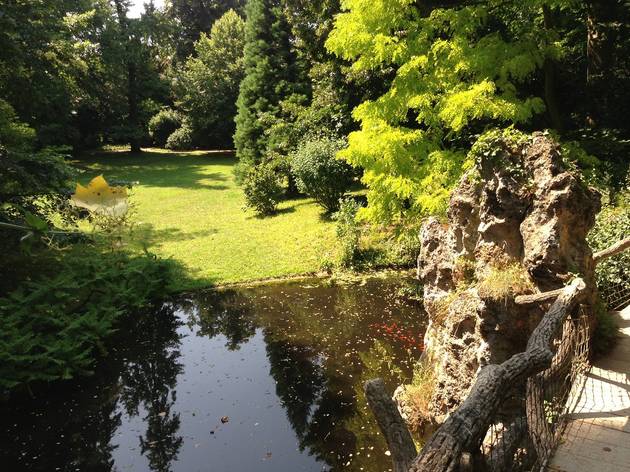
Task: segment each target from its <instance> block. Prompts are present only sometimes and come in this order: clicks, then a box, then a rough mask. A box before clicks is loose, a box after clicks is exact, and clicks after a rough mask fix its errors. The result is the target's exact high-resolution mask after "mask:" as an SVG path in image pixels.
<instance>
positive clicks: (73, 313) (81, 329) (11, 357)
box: [0, 220, 170, 390]
mask: <svg viewBox="0 0 630 472" xmlns="http://www.w3.org/2000/svg"><path fill="white" fill-rule="evenodd" d="M33 222H34V223H35V224H38V225H40V224H41V223H39V222H37V221H36V220H34V221H33ZM169 280H170V272H169V266H168V265H167V264H166V263H165V262H161V261H158V260H156V259H155V258H154V257H152V256H150V255H148V256H142V257H135V258H131V257H129V256H126V255H124V254H114V255H105V256H101V255H88V254H84V255H83V256H82V257H80V258H75V257H72V258H70V259H69V260H65V261H64V262H63V264H62V266H61V267H59V268H58V273H57V275H55V276H53V277H41V276H40V277H36V279H35V280H34V281H32V282H27V283H25V284H23V285H22V286H21V288H19V289H18V290H16V291H14V292H12V293H10V294H8V295H7V296H6V297H5V298H1V299H0V323H2V331H1V332H0V390H10V389H13V388H16V387H18V386H23V385H28V384H31V383H34V382H41V381H45V382H47V381H52V380H56V379H70V378H73V377H75V376H77V375H86V374H89V373H90V372H91V370H92V368H93V367H94V363H95V360H96V356H97V355H98V354H99V352H100V353H101V355H102V354H104V352H103V351H104V342H105V341H106V340H107V338H108V337H109V336H110V335H111V334H112V333H113V332H114V331H115V329H116V326H117V325H118V323H119V322H120V321H121V319H122V317H123V316H124V315H125V314H129V313H130V312H133V311H135V310H138V309H140V308H142V307H143V306H145V305H146V304H147V303H149V302H150V301H151V300H152V299H154V298H156V297H159V296H162V295H163V293H164V292H165V291H166V290H167V286H168V283H169Z"/></svg>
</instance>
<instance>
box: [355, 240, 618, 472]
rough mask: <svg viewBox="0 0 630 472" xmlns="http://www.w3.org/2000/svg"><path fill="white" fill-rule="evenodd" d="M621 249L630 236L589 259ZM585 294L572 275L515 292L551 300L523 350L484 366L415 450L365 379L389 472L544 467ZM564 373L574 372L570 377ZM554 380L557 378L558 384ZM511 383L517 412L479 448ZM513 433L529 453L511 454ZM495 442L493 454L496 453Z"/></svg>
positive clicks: (380, 391)
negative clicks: (548, 286)
mask: <svg viewBox="0 0 630 472" xmlns="http://www.w3.org/2000/svg"><path fill="white" fill-rule="evenodd" d="M628 248H630V238H626V239H624V240H623V241H620V242H619V243H617V244H615V245H613V246H611V247H610V248H608V249H605V250H603V251H600V252H598V253H596V254H594V256H593V260H594V263H595V264H597V263H598V262H599V261H601V260H603V259H604V258H607V257H611V256H613V255H615V254H619V253H620V252H622V251H624V250H625V249H628ZM586 292H587V287H586V284H585V282H584V281H583V280H582V279H580V278H576V279H574V280H573V281H572V282H571V283H570V284H569V285H567V286H566V287H564V288H562V289H559V290H553V291H550V292H546V293H542V294H536V295H533V296H527V297H520V299H518V298H517V303H520V304H527V303H540V302H543V301H544V302H549V301H551V300H554V301H553V304H552V305H551V307H550V308H549V310H548V311H547V313H546V314H545V316H544V317H543V318H542V319H541V321H540V323H539V324H538V326H537V327H536V328H535V329H534V331H533V332H532V334H531V336H530V339H529V341H528V343H527V348H526V350H525V351H524V352H520V353H518V354H515V355H513V356H512V357H510V358H509V359H507V360H506V361H505V362H503V363H502V364H491V365H487V366H485V367H483V368H482V369H481V370H480V372H479V373H478V375H477V379H476V381H475V383H474V384H473V387H472V388H471V390H470V393H469V394H468V397H467V398H466V400H465V401H464V402H463V403H462V404H461V405H460V406H459V407H458V408H457V409H456V410H455V411H453V412H452V413H451V414H450V415H449V416H448V418H447V419H446V421H444V423H442V425H441V426H440V427H439V428H438V429H437V430H436V431H435V433H434V434H433V435H432V436H431V437H430V439H429V440H428V441H427V442H426V444H425V445H424V447H423V448H422V450H421V451H420V453H419V454H416V448H415V445H414V443H413V440H412V437H411V435H410V433H409V431H408V429H407V427H406V425H405V422H404V420H403V418H402V417H401V415H400V413H399V411H398V409H397V406H396V404H395V403H394V401H393V400H392V399H391V397H390V395H388V394H387V392H386V391H385V387H384V384H383V382H382V381H381V380H379V379H375V380H370V381H368V382H366V385H365V394H366V397H367V399H368V403H369V405H370V408H371V409H372V412H373V413H374V415H375V417H376V420H377V422H378V424H379V427H380V429H381V431H382V433H383V435H384V436H385V439H386V440H387V444H388V446H389V449H390V452H391V456H392V460H393V463H394V464H393V465H394V472H455V471H472V470H474V471H480V470H496V471H499V470H510V471H512V470H528V469H527V468H526V467H527V466H528V467H530V468H531V466H532V465H533V464H535V463H537V464H539V465H540V464H543V465H544V463H545V462H546V460H547V459H548V458H549V456H550V454H551V452H552V449H553V447H555V441H556V440H557V437H556V436H557V435H556V432H557V430H558V428H557V427H556V426H557V425H556V424H554V423H557V422H558V421H559V420H560V417H561V416H562V412H563V409H564V407H565V403H566V402H567V396H568V392H569V390H570V389H571V387H572V383H573V382H574V381H575V378H577V377H576V374H575V372H577V371H576V370H575V369H573V370H572V371H571V369H572V366H573V367H575V366H576V365H578V362H577V361H578V360H580V361H581V360H585V359H586V358H587V357H588V352H585V349H586V350H587V349H588V344H589V343H588V334H586V335H585V334H584V333H585V332H586V331H585V330H586V329H588V323H584V327H585V328H584V329H581V330H580V329H572V328H571V326H573V325H572V324H571V323H572V321H571V320H574V321H575V320H577V319H578V318H579V317H578V316H577V315H578V313H579V308H578V307H579V305H580V302H581V299H582V297H583V295H584V294H585V293H586ZM583 315H584V313H583ZM583 318H587V316H583ZM567 323H568V324H567ZM576 326H577V325H576ZM578 358H579V359H578ZM569 371H571V372H573V374H572V375H569V374H568V373H567V372H569ZM567 379H568V381H567ZM557 384H562V385H561V386H562V388H558V387H557ZM515 386H516V387H517V389H516V390H520V392H517V394H516V397H517V401H519V400H520V401H522V405H523V409H522V414H521V415H519V414H516V415H515V416H513V417H511V418H510V419H509V421H508V424H507V426H506V425H505V423H502V424H501V429H502V432H501V434H499V435H496V437H495V438H494V439H492V438H491V439H490V444H489V445H488V444H486V447H484V440H486V441H487V437H488V436H492V434H490V433H492V430H493V428H496V427H497V424H498V422H497V421H496V418H497V413H498V412H500V411H501V410H502V407H503V406H504V405H505V403H506V401H507V400H508V399H514V397H515ZM550 387H551V388H550ZM519 393H520V395H519ZM517 410H518V409H517ZM489 431H490V433H489ZM517 436H518V438H520V440H521V443H522V440H523V438H524V440H526V442H527V448H529V451H525V453H524V452H523V449H527V448H523V447H519V448H518V449H519V451H518V454H516V451H515V449H516V448H514V447H512V446H510V444H519V443H518V441H516V439H515V438H516V437H517ZM493 441H494V443H493ZM508 442H509V443H510V444H506V443H508ZM499 443H501V447H500V448H499V449H500V451H499V452H500V453H497V447H496V446H497V445H498V444H499ZM488 446H489V447H488ZM493 452H494V453H493ZM524 455H525V457H524ZM517 456H519V457H517ZM527 456H529V457H527ZM515 461H517V462H518V464H515Z"/></svg>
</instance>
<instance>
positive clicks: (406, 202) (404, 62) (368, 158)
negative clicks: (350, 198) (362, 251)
mask: <svg viewBox="0 0 630 472" xmlns="http://www.w3.org/2000/svg"><path fill="white" fill-rule="evenodd" d="M368 4H369V5H368ZM343 6H344V8H345V9H346V10H347V11H346V12H345V13H342V14H341V15H339V16H338V17H337V20H336V23H335V30H333V32H332V33H331V35H330V37H329V39H328V42H327V47H328V48H329V50H330V51H332V52H333V53H335V54H337V55H338V56H340V57H342V58H345V59H349V60H352V61H353V68H354V69H355V70H364V71H367V70H372V69H376V68H382V67H389V66H392V67H394V68H395V69H396V75H395V78H394V79H393V81H392V84H391V87H390V88H389V90H388V91H387V92H386V93H385V94H383V95H382V96H381V97H379V98H378V99H376V100H374V101H365V102H364V103H362V104H361V105H359V106H358V107H357V108H356V109H355V111H354V117H355V119H356V120H358V121H359V122H360V123H361V130H360V131H358V132H355V133H352V134H351V135H350V138H349V146H348V148H347V149H346V150H343V151H342V152H340V153H339V156H340V157H341V158H342V159H345V160H347V161H348V162H349V163H350V164H352V165H354V166H357V167H361V168H363V169H364V171H365V172H364V177H363V182H364V183H365V184H366V185H367V186H368V188H369V193H368V199H369V205H368V207H367V208H365V209H363V210H362V211H361V213H360V215H361V216H363V217H365V218H368V219H371V220H375V221H381V222H390V221H396V220H398V219H400V218H402V217H403V215H406V216H411V215H416V216H417V215H422V214H426V213H435V212H441V211H443V210H444V209H445V207H446V202H447V199H448V196H449V192H450V189H451V188H452V187H453V185H454V184H455V183H456V182H457V180H458V178H459V177H460V176H461V174H462V172H463V171H464V170H465V169H466V166H467V165H468V164H469V163H468V162H467V161H466V158H465V157H464V156H465V155H466V152H467V146H466V143H467V141H468V142H472V141H473V140H474V134H475V133H474V131H473V129H474V128H475V127H479V126H484V125H487V124H488V123H497V124H513V123H526V122H528V121H529V120H531V119H532V117H533V116H534V115H536V114H538V113H541V112H542V111H544V103H543V101H542V99H540V98H539V97H535V96H528V95H527V94H522V93H520V92H519V90H520V89H522V87H521V84H522V83H524V82H525V81H527V80H529V79H530V78H531V77H532V75H533V74H534V73H535V71H536V70H537V69H538V68H540V67H541V66H542V64H543V61H544V57H545V54H546V52H545V51H543V50H542V49H540V48H539V47H538V45H537V43H536V42H535V41H534V39H533V38H532V36H533V35H530V36H521V37H518V38H517V37H511V36H510V31H509V28H503V32H502V33H497V32H493V31H496V30H497V29H499V30H500V29H501V28H499V27H498V26H497V24H496V23H497V22H499V21H501V18H499V17H496V16H494V15H493V13H492V11H491V10H490V9H489V6H487V5H474V6H466V7H460V8H434V9H431V10H429V9H428V7H425V6H422V7H416V6H414V5H413V2H411V1H407V0H396V1H385V0H379V1H376V2H372V1H371V2H367V1H365V0H346V1H345V2H343ZM514 8H517V7H516V6H515V7H514ZM522 8H523V10H527V12H526V13H527V14H528V15H529V14H530V13H531V11H530V7H528V6H523V7H522ZM524 17H525V15H524ZM490 21H492V22H494V24H493V26H492V27H490V25H489V23H490ZM528 27H529V28H530V29H533V28H534V25H528Z"/></svg>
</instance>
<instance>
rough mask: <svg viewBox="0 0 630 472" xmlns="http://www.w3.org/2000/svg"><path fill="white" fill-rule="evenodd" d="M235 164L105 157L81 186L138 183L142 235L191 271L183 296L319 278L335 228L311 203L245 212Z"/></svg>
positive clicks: (94, 158) (202, 157) (212, 159)
mask: <svg viewBox="0 0 630 472" xmlns="http://www.w3.org/2000/svg"><path fill="white" fill-rule="evenodd" d="M235 163H236V159H235V158H234V157H233V156H232V155H229V154H226V153H218V152H214V153H213V152H202V151H195V152H177V153H176V152H167V151H164V150H159V149H150V150H147V151H146V152H143V153H142V154H140V155H138V154H135V155H134V154H129V153H126V152H104V153H99V154H94V155H91V156H88V157H85V158H83V159H82V160H81V161H80V162H79V163H78V164H79V166H81V167H84V168H87V172H86V174H85V175H84V176H82V178H81V181H82V182H87V181H89V179H90V178H92V177H94V176H96V175H98V174H103V175H104V177H105V179H118V180H130V181H137V182H138V184H137V185H136V186H134V190H133V198H132V202H133V203H134V204H135V206H136V209H135V215H136V217H135V221H136V223H137V224H138V227H137V228H138V229H137V231H136V234H138V235H141V236H142V238H143V239H145V240H146V241H147V242H148V244H149V248H150V250H151V251H153V252H155V253H156V254H158V255H160V256H162V257H172V258H173V259H174V260H175V261H177V262H179V263H180V264H181V265H182V266H183V267H184V268H185V272H186V274H185V276H182V277H181V278H180V280H179V283H178V286H179V287H178V288H180V289H189V288H195V287H203V286H208V285H211V284H225V283H230V282H244V281H252V280H259V279H265V278H271V277H282V276H289V275H297V274H305V273H309V272H315V271H317V270H318V269H319V267H320V261H321V259H322V257H323V256H324V255H325V254H326V253H328V252H330V251H331V249H332V247H333V245H334V244H335V235H334V225H333V223H331V222H330V221H327V220H326V219H325V218H323V217H322V210H321V208H320V207H318V206H317V205H315V204H314V203H313V201H312V200H310V199H298V200H288V201H285V202H283V203H282V204H281V205H280V211H279V212H278V214H277V215H275V216H272V217H268V218H258V217H256V216H255V215H254V213H253V212H252V211H251V210H248V211H243V206H244V200H243V194H242V192H241V190H240V188H239V187H238V186H237V185H236V183H235V182H234V177H233V174H232V169H233V166H234V164H235Z"/></svg>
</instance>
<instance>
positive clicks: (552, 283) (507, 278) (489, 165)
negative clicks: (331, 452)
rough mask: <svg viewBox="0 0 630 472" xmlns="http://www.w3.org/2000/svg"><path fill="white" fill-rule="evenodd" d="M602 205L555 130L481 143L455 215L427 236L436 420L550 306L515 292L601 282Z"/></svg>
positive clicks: (518, 345)
mask: <svg viewBox="0 0 630 472" xmlns="http://www.w3.org/2000/svg"><path fill="white" fill-rule="evenodd" d="M598 210H599V195H598V194H597V193H596V192H595V191H593V190H591V189H589V188H587V187H586V186H585V185H584V184H583V183H582V182H580V180H579V178H578V177H577V176H576V175H575V174H574V173H573V172H571V171H570V170H568V169H567V166H566V165H565V164H564V162H563V159H562V156H561V153H560V148H559V146H558V145H557V144H556V143H555V142H554V141H553V140H552V139H550V138H549V137H548V136H546V135H543V134H542V133H537V134H534V135H533V136H531V137H529V138H527V139H513V138H512V139H506V138H495V139H493V140H492V141H491V142H489V143H487V145H486V146H485V147H484V146H481V145H480V146H478V149H477V162H476V164H475V166H474V168H473V169H471V170H470V171H468V172H467V173H466V174H465V175H464V177H463V178H462V179H461V182H460V183H459V185H458V187H457V188H456V190H455V191H454V192H453V195H452V197H451V200H450V204H449V209H448V221H447V222H440V221H439V220H437V219H430V220H429V221H427V223H426V224H425V225H424V227H423V229H422V232H421V235H420V238H421V242H422V250H421V254H420V256H419V259H418V275H419V277H420V278H421V279H422V282H423V284H424V303H425V307H426V310H427V312H428V315H429V320H430V324H429V328H428V330H427V333H426V336H425V349H426V351H425V361H426V362H430V363H431V364H432V365H433V366H434V369H435V372H436V379H437V381H436V385H435V392H434V394H433V398H432V401H431V404H430V407H429V409H430V412H431V414H432V415H433V416H434V417H435V418H436V419H437V420H438V421H439V420H440V419H442V417H443V416H444V415H445V414H448V413H449V412H450V411H452V409H453V408H455V407H456V406H458V405H459V404H460V403H461V402H462V401H463V400H464V398H465V397H466V395H467V393H468V391H469V388H470V386H471V385H472V383H473V381H474V379H475V377H476V373H477V371H478V369H479V367H481V366H483V365H485V364H488V363H501V362H503V361H504V360H505V359H507V358H508V357H510V356H511V355H512V354H514V353H516V352H520V351H523V350H524V348H525V344H526V342H527V339H528V337H529V334H530V333H531V331H532V330H533V329H534V327H535V326H536V325H537V324H538V322H539V321H540V319H541V317H542V315H543V314H544V309H545V308H546V306H545V305H544V304H543V305H541V304H526V305H523V304H517V303H516V302H515V297H516V296H517V295H522V294H527V293H537V292H544V291H548V290H552V289H556V288H560V287H562V286H564V285H565V284H566V283H567V282H568V281H569V280H570V279H571V278H572V276H573V275H574V274H579V275H580V276H581V277H582V278H583V279H584V281H585V282H586V283H587V286H589V287H591V286H594V283H592V282H593V280H594V274H593V271H594V265H593V259H592V253H591V250H590V248H589V246H588V245H587V243H586V235H587V233H588V231H589V230H590V229H591V227H592V226H593V224H594V218H595V214H596V213H597V211H598ZM587 299H589V298H588V297H587Z"/></svg>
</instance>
